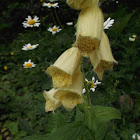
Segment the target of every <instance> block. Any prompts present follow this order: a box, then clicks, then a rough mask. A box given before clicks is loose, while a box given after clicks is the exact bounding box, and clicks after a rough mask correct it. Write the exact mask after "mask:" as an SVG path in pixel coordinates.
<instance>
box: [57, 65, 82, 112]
mask: <svg viewBox="0 0 140 140" xmlns="http://www.w3.org/2000/svg"><path fill="white" fill-rule="evenodd" d="M82 89H83V75H82V72H81V70H80V67H79V68H78V70H77V71H76V72H75V73H74V75H73V76H72V85H71V86H69V87H68V88H60V89H58V90H57V91H56V92H55V94H54V98H56V99H58V100H60V101H61V103H62V105H63V106H64V107H65V108H66V109H67V110H71V109H73V108H74V107H75V106H76V105H77V104H81V103H83V102H84V100H83V97H82Z"/></svg>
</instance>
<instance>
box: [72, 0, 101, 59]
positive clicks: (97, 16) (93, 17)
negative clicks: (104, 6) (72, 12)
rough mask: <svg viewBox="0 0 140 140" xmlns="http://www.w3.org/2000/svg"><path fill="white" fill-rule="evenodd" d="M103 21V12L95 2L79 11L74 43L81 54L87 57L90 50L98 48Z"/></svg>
mask: <svg viewBox="0 0 140 140" xmlns="http://www.w3.org/2000/svg"><path fill="white" fill-rule="evenodd" d="M103 21H104V18H103V13H102V11H101V9H100V8H99V6H98V4H97V3H96V4H92V5H91V6H90V7H88V8H86V9H83V10H82V11H81V13H80V15H79V17H78V22H77V25H76V28H77V29H76V30H77V31H76V42H75V43H74V46H75V47H78V49H79V51H80V53H81V55H83V56H85V57H88V56H89V55H90V53H91V52H93V51H95V50H96V49H98V48H99V46H100V40H101V38H102V34H103Z"/></svg>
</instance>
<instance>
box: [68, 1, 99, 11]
mask: <svg viewBox="0 0 140 140" xmlns="http://www.w3.org/2000/svg"><path fill="white" fill-rule="evenodd" d="M66 3H67V4H68V5H69V6H70V7H71V8H73V9H75V10H82V9H85V8H87V7H89V6H90V5H92V4H94V3H98V0H67V1H66Z"/></svg>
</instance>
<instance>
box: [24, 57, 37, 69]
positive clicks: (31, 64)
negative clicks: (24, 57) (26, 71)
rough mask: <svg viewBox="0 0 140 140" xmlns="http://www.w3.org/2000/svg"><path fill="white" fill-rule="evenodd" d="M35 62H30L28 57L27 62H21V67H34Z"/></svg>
mask: <svg viewBox="0 0 140 140" xmlns="http://www.w3.org/2000/svg"><path fill="white" fill-rule="evenodd" d="M35 65H36V64H34V63H33V62H31V59H29V60H28V61H27V62H24V64H23V66H24V67H23V68H33V67H35Z"/></svg>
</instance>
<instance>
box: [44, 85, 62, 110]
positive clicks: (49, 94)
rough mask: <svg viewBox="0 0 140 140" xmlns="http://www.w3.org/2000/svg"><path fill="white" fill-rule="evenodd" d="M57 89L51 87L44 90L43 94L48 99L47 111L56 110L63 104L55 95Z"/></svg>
mask: <svg viewBox="0 0 140 140" xmlns="http://www.w3.org/2000/svg"><path fill="white" fill-rule="evenodd" d="M56 91H57V90H55V89H54V88H53V89H51V90H50V91H44V93H43V95H44V97H45V99H46V104H45V111H46V112H49V111H54V110H55V109H56V108H58V107H59V106H60V105H61V102H60V101H59V100H57V99H55V98H54V97H53V95H54V93H55V92H56Z"/></svg>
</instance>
